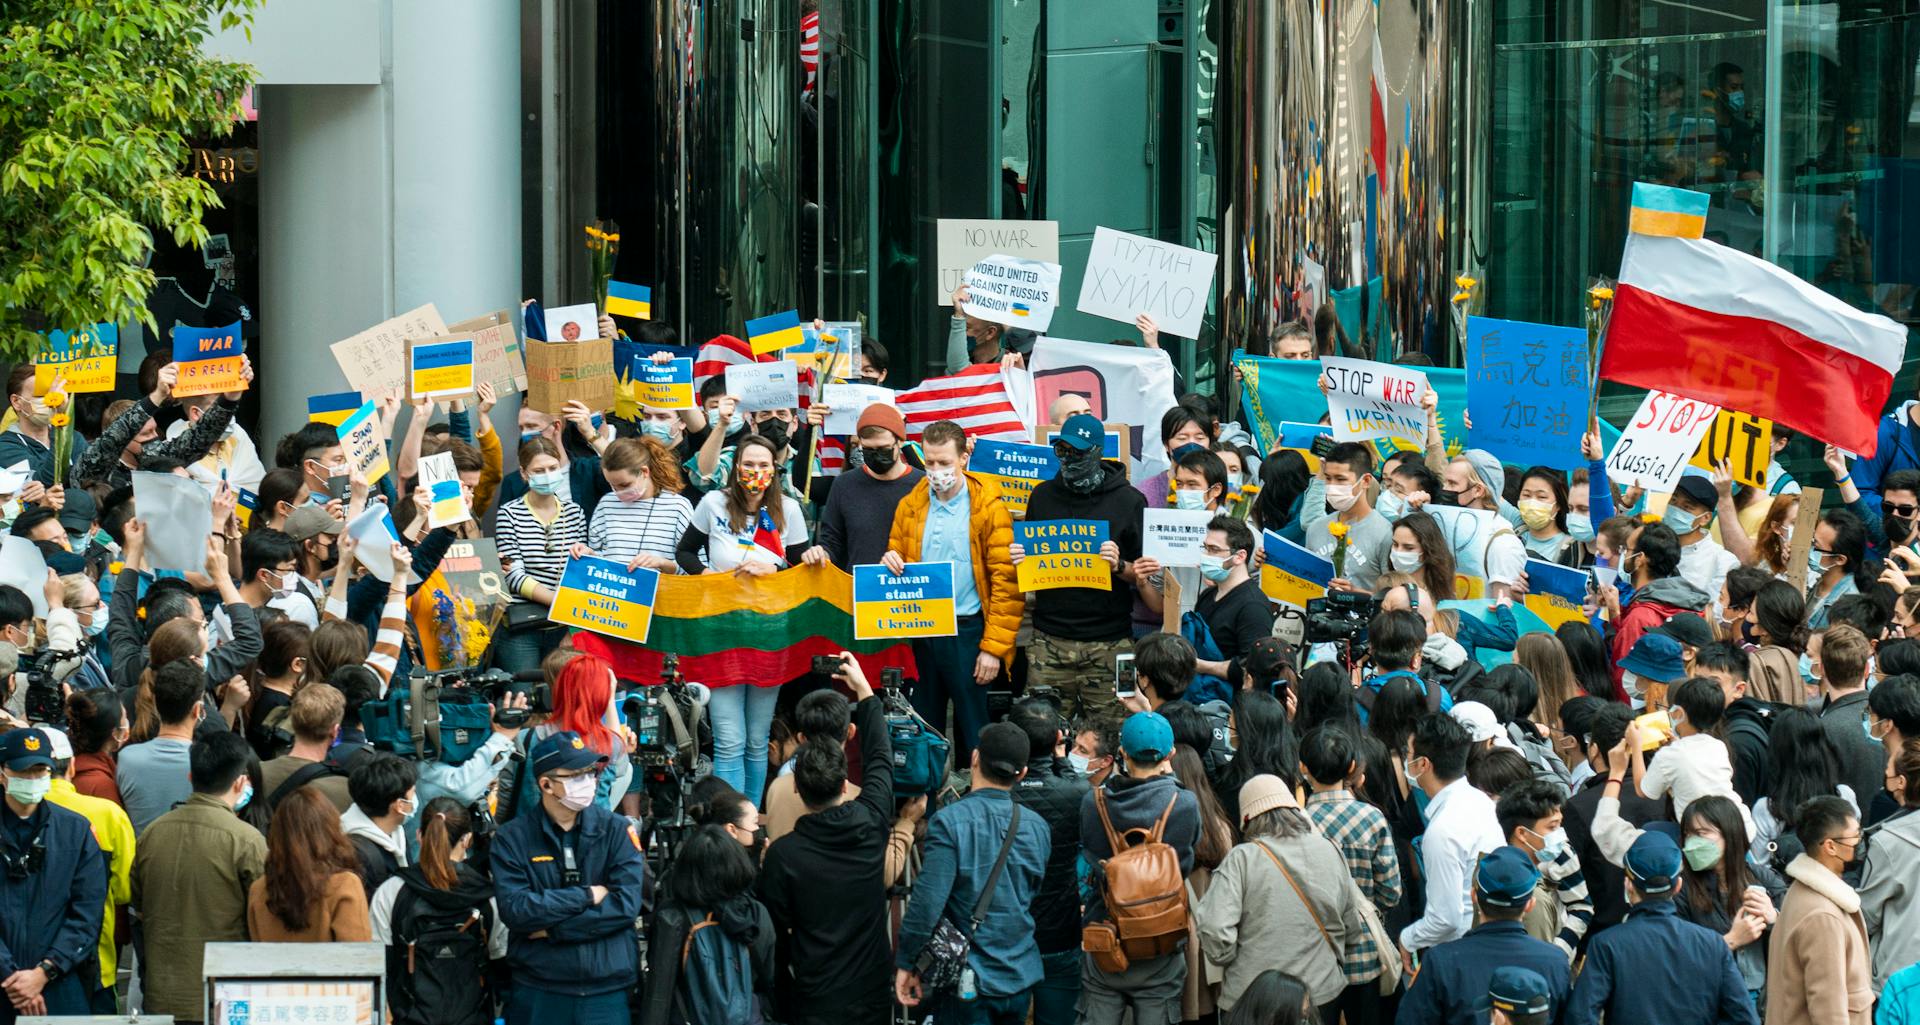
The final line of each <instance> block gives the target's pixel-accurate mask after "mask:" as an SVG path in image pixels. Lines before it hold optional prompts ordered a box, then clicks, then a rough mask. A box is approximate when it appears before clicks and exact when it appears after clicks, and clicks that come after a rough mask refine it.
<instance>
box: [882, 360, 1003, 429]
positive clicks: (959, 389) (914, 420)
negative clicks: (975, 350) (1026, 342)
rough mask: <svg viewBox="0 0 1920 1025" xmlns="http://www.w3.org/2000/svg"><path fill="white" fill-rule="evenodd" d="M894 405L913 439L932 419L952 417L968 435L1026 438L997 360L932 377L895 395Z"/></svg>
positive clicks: (950, 418)
mask: <svg viewBox="0 0 1920 1025" xmlns="http://www.w3.org/2000/svg"><path fill="white" fill-rule="evenodd" d="M894 404H895V405H897V406H899V407H900V415H901V416H903V417H905V418H906V421H907V434H908V436H909V437H911V438H913V439H914V440H916V441H917V440H919V438H920V435H921V433H922V432H924V431H925V430H926V428H927V425H928V424H930V423H933V422H934V421H935V420H952V421H953V422H955V423H957V424H959V425H960V426H961V428H962V429H964V430H965V431H966V432H967V434H968V435H969V436H970V437H975V438H991V439H996V440H1000V439H1004V440H1009V441H1025V440H1027V425H1026V424H1024V423H1022V422H1021V421H1020V414H1019V412H1018V411H1016V409H1015V408H1014V405H1013V396H1012V395H1011V394H1009V393H1008V391H1007V376H1006V374H1005V373H1004V372H1002V370H1001V369H1000V364H998V363H982V364H980V365H978V366H972V367H968V368H967V369H965V370H962V371H960V372H959V373H957V374H954V375H952V376H951V377H934V378H929V379H927V380H926V381H923V382H921V384H920V386H919V387H918V388H912V389H909V390H907V391H903V392H901V393H900V394H899V395H897V396H895V398H894Z"/></svg>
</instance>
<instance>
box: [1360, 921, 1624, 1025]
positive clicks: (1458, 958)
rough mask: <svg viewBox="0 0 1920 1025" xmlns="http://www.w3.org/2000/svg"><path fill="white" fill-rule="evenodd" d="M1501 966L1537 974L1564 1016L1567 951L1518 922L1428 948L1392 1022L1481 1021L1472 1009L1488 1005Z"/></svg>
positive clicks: (1462, 1024) (1455, 1024)
mask: <svg viewBox="0 0 1920 1025" xmlns="http://www.w3.org/2000/svg"><path fill="white" fill-rule="evenodd" d="M1388 956H1392V955H1391V953H1389V955H1388ZM1502 965H1514V966H1517V967H1520V968H1531V969H1533V970H1534V971H1536V972H1539V973H1540V977H1541V978H1543V979H1545V980H1547V989H1548V990H1549V991H1550V993H1551V995H1552V997H1553V1021H1554V1022H1555V1023H1558V1022H1561V1021H1563V1020H1564V1019H1565V1016H1566V1011H1567V988H1568V982H1567V955H1566V954H1565V953H1564V952H1562V951H1561V950H1560V948H1559V947H1556V946H1554V945H1553V944H1551V943H1546V942H1543V941H1541V940H1536V939H1534V938H1533V937H1531V936H1529V935H1527V930H1526V929H1525V928H1524V927H1523V926H1521V924H1520V923H1519V922H1487V923H1485V924H1483V925H1479V926H1475V927H1474V928H1473V929H1471V930H1469V931H1468V932H1467V934H1466V935H1465V936H1462V937H1460V938H1459V939H1457V940H1453V941H1452V942H1449V943H1442V944H1440V945H1439V946H1437V947H1432V948H1430V949H1428V951H1427V953H1426V957H1425V958H1423V959H1422V960H1421V962H1420V974H1418V975H1416V976H1414V979H1413V985H1412V987H1410V988H1409V989H1408V990H1407V992H1406V995H1405V996H1404V997H1402V998H1401V999H1400V1010H1399V1013H1397V1014H1396V1015H1395V1016H1394V1019H1393V1020H1394V1025H1481V1023H1482V1022H1485V1021H1486V1020H1487V1012H1486V1011H1484V1010H1483V1011H1476V1010H1474V1008H1475V1007H1477V1006H1479V1005H1482V1004H1484V1003H1486V999H1487V986H1488V985H1489V984H1491V983H1492V982H1493V970H1494V969H1495V968H1499V967H1501V966H1502ZM1619 1020H1622V1021H1631V1020H1633V1019H1619Z"/></svg>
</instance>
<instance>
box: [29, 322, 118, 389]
mask: <svg viewBox="0 0 1920 1025" xmlns="http://www.w3.org/2000/svg"><path fill="white" fill-rule="evenodd" d="M119 352H120V326H119V325H118V324H105V323H101V324H95V325H93V326H92V327H89V328H82V329H81V330H79V331H49V332H47V344H46V347H45V348H43V349H42V350H41V351H40V355H39V356H38V357H36V358H35V359H34V361H33V394H34V397H36V398H38V397H41V396H44V395H46V394H47V392H48V390H49V389H51V388H52V387H53V381H54V379H55V378H60V379H61V380H62V381H63V382H64V384H63V385H62V387H63V388H64V389H65V391H66V393H67V394H68V395H83V394H86V393H88V392H102V391H112V390H113V375H114V373H115V372H116V370H115V368H116V365H117V363H118V360H119Z"/></svg>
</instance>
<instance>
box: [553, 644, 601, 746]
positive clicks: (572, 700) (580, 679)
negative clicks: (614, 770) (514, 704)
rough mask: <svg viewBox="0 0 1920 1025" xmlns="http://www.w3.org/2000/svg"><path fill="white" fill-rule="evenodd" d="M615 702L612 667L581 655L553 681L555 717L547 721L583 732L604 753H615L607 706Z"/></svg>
mask: <svg viewBox="0 0 1920 1025" xmlns="http://www.w3.org/2000/svg"><path fill="white" fill-rule="evenodd" d="M612 701H613V667H612V666H610V665H608V664H607V663H606V662H605V660H603V659H600V658H596V657H595V656H593V655H579V656H576V657H574V658H573V659H572V660H571V661H569V662H568V663H567V667H566V668H565V669H562V670H560V677H559V679H557V680H555V681H554V684H553V717H552V718H551V719H549V720H547V721H548V722H551V723H554V724H556V725H557V726H558V728H560V729H563V730H572V731H573V732H575V733H578V734H580V738H581V739H582V740H585V741H586V742H587V744H588V746H590V747H592V748H593V749H594V750H595V751H598V752H600V753H601V754H605V755H610V754H612V753H613V731H612V730H610V729H608V728H607V724H606V718H607V706H608V705H609V704H611V703H612Z"/></svg>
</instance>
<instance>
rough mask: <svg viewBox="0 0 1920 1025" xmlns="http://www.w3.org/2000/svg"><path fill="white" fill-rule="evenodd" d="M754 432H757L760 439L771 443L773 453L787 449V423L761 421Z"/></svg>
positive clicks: (782, 421)
mask: <svg viewBox="0 0 1920 1025" xmlns="http://www.w3.org/2000/svg"><path fill="white" fill-rule="evenodd" d="M754 430H755V431H757V432H758V433H759V435H760V436H761V437H762V438H765V439H767V440H768V441H771V442H773V447H774V450H775V451H779V450H780V449H783V448H786V447H787V438H788V437H789V435H788V434H787V422H786V421H785V420H762V421H760V425H759V426H758V427H756V428H754Z"/></svg>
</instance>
